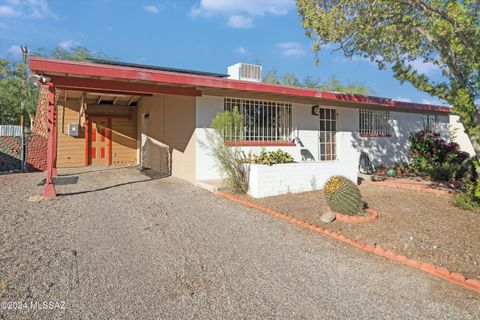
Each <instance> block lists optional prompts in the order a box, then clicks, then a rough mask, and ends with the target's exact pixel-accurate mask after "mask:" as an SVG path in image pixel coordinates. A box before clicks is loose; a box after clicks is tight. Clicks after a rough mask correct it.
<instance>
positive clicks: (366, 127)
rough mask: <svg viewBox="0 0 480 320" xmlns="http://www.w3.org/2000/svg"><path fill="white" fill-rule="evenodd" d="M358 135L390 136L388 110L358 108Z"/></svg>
mask: <svg viewBox="0 0 480 320" xmlns="http://www.w3.org/2000/svg"><path fill="white" fill-rule="evenodd" d="M359 112H360V114H359V115H360V117H359V118H360V126H359V127H360V135H364V136H373V137H375V136H376V137H379V136H390V111H383V110H368V109H360V111H359Z"/></svg>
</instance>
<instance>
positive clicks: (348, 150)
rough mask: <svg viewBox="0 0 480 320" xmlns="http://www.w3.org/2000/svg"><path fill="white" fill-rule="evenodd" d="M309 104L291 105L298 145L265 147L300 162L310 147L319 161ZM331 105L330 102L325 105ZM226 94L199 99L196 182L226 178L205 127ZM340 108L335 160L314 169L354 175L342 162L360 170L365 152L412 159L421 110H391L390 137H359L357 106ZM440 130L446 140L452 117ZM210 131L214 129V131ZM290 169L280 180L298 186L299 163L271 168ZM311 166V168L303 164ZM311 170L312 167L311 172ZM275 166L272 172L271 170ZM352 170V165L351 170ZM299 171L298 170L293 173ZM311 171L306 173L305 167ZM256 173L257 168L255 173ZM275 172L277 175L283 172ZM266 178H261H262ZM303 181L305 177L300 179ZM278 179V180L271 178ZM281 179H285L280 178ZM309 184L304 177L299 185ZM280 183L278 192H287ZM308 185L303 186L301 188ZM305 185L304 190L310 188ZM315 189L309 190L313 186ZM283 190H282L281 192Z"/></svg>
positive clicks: (388, 161) (383, 158) (381, 159)
mask: <svg viewBox="0 0 480 320" xmlns="http://www.w3.org/2000/svg"><path fill="white" fill-rule="evenodd" d="M311 107H312V106H311V105H310V104H299V103H293V104H292V126H293V132H292V137H297V138H298V139H299V141H300V143H297V144H296V146H291V147H290V146H287V147H284V146H282V147H280V146H273V147H264V148H263V149H265V150H266V151H271V150H278V149H282V150H284V151H286V152H288V153H290V154H291V155H292V156H293V158H294V159H295V161H298V162H300V161H301V160H302V157H301V150H302V149H306V150H308V151H309V152H310V153H311V154H312V156H313V157H314V159H315V160H317V159H318V153H319V152H318V151H319V150H318V149H319V143H318V138H319V132H318V129H319V120H318V116H314V115H312V113H311ZM325 107H328V106H325ZM223 108H224V107H223V97H214V96H202V97H198V98H197V109H196V112H197V115H196V119H197V120H196V122H197V126H196V139H197V141H196V148H197V149H196V179H197V180H209V179H220V178H222V177H221V175H220V173H219V172H218V169H217V167H216V163H215V160H214V159H213V157H211V156H210V155H209V151H208V148H206V145H207V141H206V137H205V130H209V129H207V128H208V127H209V126H210V124H211V121H212V119H213V117H215V115H216V114H217V113H218V112H222V111H223V110H224V109H223ZM335 109H336V111H337V134H336V141H337V150H336V151H337V160H336V161H331V162H326V161H324V162H316V163H317V165H315V166H312V167H311V168H310V169H311V170H314V168H315V170H321V171H322V172H325V173H327V174H328V175H332V174H344V175H347V176H349V177H350V175H351V174H350V173H349V172H350V171H348V172H343V171H342V170H343V167H342V166H349V168H354V172H355V173H356V172H357V169H358V160H359V157H360V153H361V152H362V151H364V152H367V154H368V155H369V157H370V160H371V161H372V162H374V163H376V164H380V163H383V164H385V165H392V164H394V163H395V162H398V163H400V162H405V161H408V160H409V144H408V136H409V134H410V132H412V131H418V130H421V129H422V126H423V120H422V119H423V118H422V114H419V113H406V112H390V117H391V119H392V126H393V128H392V130H391V136H390V137H360V136H359V135H358V131H359V112H358V109H354V108H341V107H336V108H335ZM438 119H439V123H440V125H439V126H440V131H441V134H442V136H443V137H444V138H447V136H448V123H449V117H448V115H439V117H438ZM210 130H211V129H210ZM242 150H243V151H244V152H245V153H246V154H248V153H249V152H252V153H253V154H258V153H259V152H260V150H262V147H242ZM277 166H278V168H283V169H285V170H286V168H291V169H292V171H291V172H290V171H289V172H290V173H288V172H285V175H282V177H281V178H280V179H282V181H284V177H286V176H289V177H290V179H291V181H292V185H295V184H297V185H299V184H300V183H297V182H295V181H294V180H295V178H293V177H294V176H295V175H299V173H298V172H297V169H294V168H297V167H298V166H297V167H296V165H295V164H288V165H282V166H279V165H275V166H273V167H277ZM271 168H272V167H270V169H268V168H267V169H258V170H257V169H255V170H257V171H258V172H265V173H268V174H270V172H273V171H276V169H271ZM305 168H306V169H308V168H309V167H305ZM310 169H308V170H310ZM272 170H273V171H272ZM349 170H350V169H349ZM292 172H295V173H292ZM307 172H308V171H307ZM252 173H253V174H254V175H255V172H253V171H252ZM279 174H280V173H279V172H277V173H276V174H274V175H279ZM303 176H304V177H305V179H307V180H308V183H307V186H308V188H310V180H311V176H312V175H309V174H307V175H305V174H303ZM262 179H263V178H262ZM302 179H303V178H302ZM316 179H317V184H318V185H321V186H323V183H321V181H324V179H323V178H322V177H321V176H318V177H316ZM272 181H274V182H272V183H277V182H278V181H277V180H272ZM282 183H283V182H282ZM301 184H302V185H303V186H305V181H304V182H302V183H301ZM282 188H283V187H281V188H280V189H279V190H283V191H284V189H282ZM302 188H304V187H302ZM308 188H307V189H302V190H308ZM310 189H311V188H310ZM283 191H282V192H283ZM258 194H267V192H266V191H259V192H258Z"/></svg>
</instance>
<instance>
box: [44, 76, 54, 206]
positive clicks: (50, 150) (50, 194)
mask: <svg viewBox="0 0 480 320" xmlns="http://www.w3.org/2000/svg"><path fill="white" fill-rule="evenodd" d="M55 127H56V123H55V86H54V85H53V83H52V82H49V83H48V144H47V179H46V181H45V187H44V188H43V196H44V197H46V198H55V197H56V196H57V192H56V191H55V184H54V182H53V179H52V177H53V167H54V161H55V156H54V152H55V130H56V129H55Z"/></svg>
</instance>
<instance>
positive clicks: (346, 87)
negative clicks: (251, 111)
mask: <svg viewBox="0 0 480 320" xmlns="http://www.w3.org/2000/svg"><path fill="white" fill-rule="evenodd" d="M263 82H266V83H273V84H281V85H284V86H290V87H300V88H309V89H320V90H327V91H336V92H343V93H350V94H363V95H369V94H373V90H372V89H371V88H369V87H368V86H366V85H364V84H362V83H347V84H343V83H341V82H340V81H339V80H338V79H337V78H336V77H335V76H332V77H331V78H330V79H328V80H327V81H325V82H322V81H320V80H317V79H314V78H312V77H305V78H304V79H303V81H301V80H299V79H298V77H297V76H296V75H295V74H293V73H285V74H284V75H283V76H279V75H278V73H277V71H276V70H273V71H269V72H268V73H267V74H266V76H265V77H264V78H263Z"/></svg>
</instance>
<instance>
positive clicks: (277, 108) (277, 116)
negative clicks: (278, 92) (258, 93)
mask: <svg viewBox="0 0 480 320" xmlns="http://www.w3.org/2000/svg"><path fill="white" fill-rule="evenodd" d="M234 107H238V111H239V112H240V114H241V115H242V116H243V121H244V123H243V128H242V130H240V131H241V132H240V134H236V135H228V134H227V135H226V138H225V140H227V141H245V142H267V143H268V142H290V140H291V134H292V104H291V103H288V102H279V101H269V100H258V99H245V98H232V97H225V98H224V110H225V111H230V112H231V111H233V108H234Z"/></svg>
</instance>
